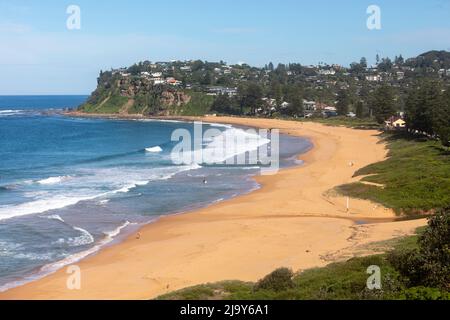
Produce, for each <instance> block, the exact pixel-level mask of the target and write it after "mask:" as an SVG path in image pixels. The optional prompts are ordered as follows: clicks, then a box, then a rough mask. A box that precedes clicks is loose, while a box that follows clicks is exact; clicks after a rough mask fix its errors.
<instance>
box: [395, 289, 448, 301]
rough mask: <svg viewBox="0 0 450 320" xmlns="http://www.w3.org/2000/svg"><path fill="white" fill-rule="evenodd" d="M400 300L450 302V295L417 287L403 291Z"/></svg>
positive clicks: (445, 292)
mask: <svg viewBox="0 0 450 320" xmlns="http://www.w3.org/2000/svg"><path fill="white" fill-rule="evenodd" d="M399 299H402V300H450V293H449V292H448V291H443V290H440V289H438V288H427V287H415V288H409V289H405V290H403V291H402V292H401V293H400V295H399Z"/></svg>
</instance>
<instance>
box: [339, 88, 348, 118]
mask: <svg viewBox="0 0 450 320" xmlns="http://www.w3.org/2000/svg"><path fill="white" fill-rule="evenodd" d="M349 108H350V96H349V94H348V92H347V90H340V91H339V93H338V96H337V103H336V109H337V113H338V115H340V116H346V115H347V114H348V111H349Z"/></svg>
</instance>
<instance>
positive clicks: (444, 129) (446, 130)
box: [405, 81, 450, 147]
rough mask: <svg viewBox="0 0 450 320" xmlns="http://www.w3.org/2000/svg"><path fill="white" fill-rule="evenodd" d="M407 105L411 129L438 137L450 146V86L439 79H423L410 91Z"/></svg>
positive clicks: (443, 143) (407, 119) (445, 144)
mask: <svg viewBox="0 0 450 320" xmlns="http://www.w3.org/2000/svg"><path fill="white" fill-rule="evenodd" d="M444 90H445V91H444ZM405 107H406V121H407V126H408V129H409V130H410V131H412V132H420V133H423V134H426V135H429V136H432V137H438V138H440V140H441V143H442V145H444V146H446V147H450V90H449V88H444V87H443V86H442V85H441V83H440V82H437V81H421V82H420V83H419V84H418V85H417V86H416V87H415V88H413V90H411V92H410V93H409V95H408V98H407V99H406V104H405Z"/></svg>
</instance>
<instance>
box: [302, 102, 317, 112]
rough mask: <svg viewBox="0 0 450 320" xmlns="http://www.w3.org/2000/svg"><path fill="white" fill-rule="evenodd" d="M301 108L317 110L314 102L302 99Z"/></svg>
mask: <svg viewBox="0 0 450 320" xmlns="http://www.w3.org/2000/svg"><path fill="white" fill-rule="evenodd" d="M303 109H304V110H305V111H312V112H314V111H316V110H317V106H316V102H315V101H308V100H303Z"/></svg>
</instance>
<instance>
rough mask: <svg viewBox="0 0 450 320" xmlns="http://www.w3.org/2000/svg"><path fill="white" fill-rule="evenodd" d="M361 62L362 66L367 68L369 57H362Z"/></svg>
mask: <svg viewBox="0 0 450 320" xmlns="http://www.w3.org/2000/svg"><path fill="white" fill-rule="evenodd" d="M359 64H360V66H361V67H362V68H364V69H366V68H367V59H366V58H365V57H362V58H361V60H360V61H359Z"/></svg>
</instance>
